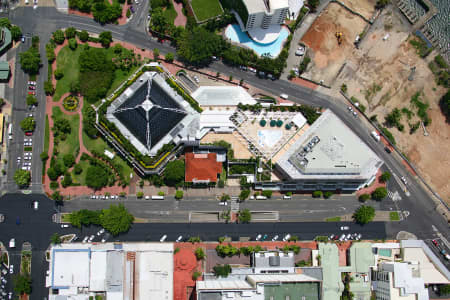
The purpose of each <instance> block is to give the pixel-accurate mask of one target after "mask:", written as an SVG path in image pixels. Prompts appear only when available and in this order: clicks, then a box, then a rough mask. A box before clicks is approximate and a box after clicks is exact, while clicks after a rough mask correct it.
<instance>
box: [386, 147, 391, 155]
mask: <svg viewBox="0 0 450 300" xmlns="http://www.w3.org/2000/svg"><path fill="white" fill-rule="evenodd" d="M384 151H386V153H389V154H390V153H391V152H392V151H391V149H389V147H384Z"/></svg>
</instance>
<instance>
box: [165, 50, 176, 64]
mask: <svg viewBox="0 0 450 300" xmlns="http://www.w3.org/2000/svg"><path fill="white" fill-rule="evenodd" d="M165 59H166V61H167V62H169V63H171V62H173V60H174V59H175V55H174V54H173V53H172V52H169V53H167V54H166V57H165Z"/></svg>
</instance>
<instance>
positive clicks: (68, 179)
mask: <svg viewBox="0 0 450 300" xmlns="http://www.w3.org/2000/svg"><path fill="white" fill-rule="evenodd" d="M71 184H72V175H70V173H66V174H65V175H64V179H63V181H62V182H61V185H62V186H63V187H68V186H69V185H71Z"/></svg>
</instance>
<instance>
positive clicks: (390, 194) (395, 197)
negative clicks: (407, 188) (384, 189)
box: [388, 191, 402, 201]
mask: <svg viewBox="0 0 450 300" xmlns="http://www.w3.org/2000/svg"><path fill="white" fill-rule="evenodd" d="M388 197H389V198H391V199H392V201H400V200H402V197H401V196H400V194H399V193H398V191H395V192H392V191H388Z"/></svg>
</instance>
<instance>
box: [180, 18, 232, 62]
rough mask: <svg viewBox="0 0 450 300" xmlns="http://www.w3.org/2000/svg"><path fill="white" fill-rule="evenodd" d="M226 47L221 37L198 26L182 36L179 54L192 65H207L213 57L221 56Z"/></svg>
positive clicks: (186, 31)
mask: <svg viewBox="0 0 450 300" xmlns="http://www.w3.org/2000/svg"><path fill="white" fill-rule="evenodd" d="M225 45H226V44H225V41H224V40H223V39H222V37H221V36H220V35H217V34H215V33H214V32H209V31H207V30H206V29H205V28H204V27H202V26H198V27H194V28H193V29H192V30H185V31H184V32H183V33H182V34H181V37H180V39H179V41H178V46H179V47H178V50H177V54H178V56H179V57H180V58H182V59H183V60H185V61H186V62H188V63H190V64H193V65H205V64H207V63H209V62H210V61H211V57H212V56H213V55H219V54H220V53H221V52H222V51H223V49H224V48H225Z"/></svg>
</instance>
